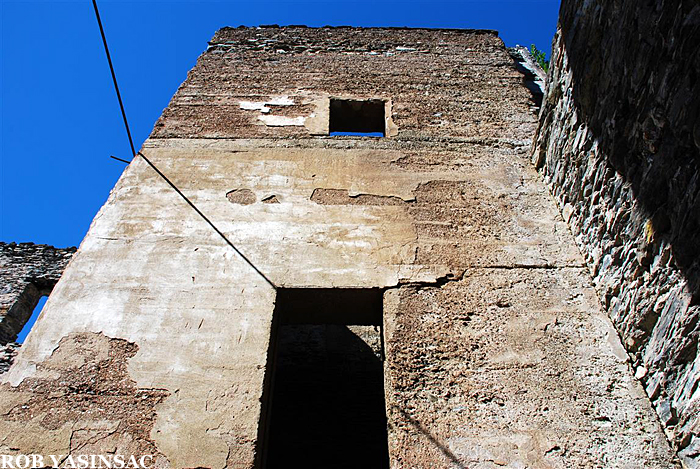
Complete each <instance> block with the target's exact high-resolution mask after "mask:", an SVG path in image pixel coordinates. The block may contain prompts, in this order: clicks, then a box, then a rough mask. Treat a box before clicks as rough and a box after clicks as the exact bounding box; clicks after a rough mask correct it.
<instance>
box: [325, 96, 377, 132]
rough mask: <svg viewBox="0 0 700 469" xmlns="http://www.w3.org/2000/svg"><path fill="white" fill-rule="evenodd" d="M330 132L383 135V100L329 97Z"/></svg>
mask: <svg viewBox="0 0 700 469" xmlns="http://www.w3.org/2000/svg"><path fill="white" fill-rule="evenodd" d="M330 105H331V108H330V126H329V129H330V134H331V135H332V136H335V135H338V136H342V135H354V136H369V137H383V136H384V135H385V126H386V124H385V120H384V101H383V100H381V99H366V100H352V99H337V98H331V104H330Z"/></svg>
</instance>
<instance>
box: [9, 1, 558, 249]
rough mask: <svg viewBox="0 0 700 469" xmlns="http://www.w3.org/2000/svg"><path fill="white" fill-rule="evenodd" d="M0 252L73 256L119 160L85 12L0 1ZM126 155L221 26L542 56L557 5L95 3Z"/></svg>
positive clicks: (93, 28)
mask: <svg viewBox="0 0 700 469" xmlns="http://www.w3.org/2000/svg"><path fill="white" fill-rule="evenodd" d="M1 1H2V3H1V5H2V6H1V8H2V10H1V12H0V15H1V21H2V32H1V35H2V37H1V42H0V62H1V64H0V65H1V69H0V75H1V77H0V109H1V110H2V115H1V117H0V119H1V120H0V126H1V127H2V144H1V149H0V152H1V153H0V241H5V242H11V241H15V242H25V241H31V242H35V243H43V244H53V245H55V246H59V247H64V246H73V245H78V244H79V243H80V241H81V240H82V238H83V236H84V235H85V233H86V232H87V229H88V227H89V225H90V222H91V221H92V219H93V217H94V216H95V214H96V213H97V210H98V209H99V208H100V206H101V205H102V204H103V203H104V201H105V200H106V198H107V196H108V194H109V191H110V189H111V188H112V186H114V183H115V182H116V181H117V179H118V178H119V175H120V174H121V172H122V170H123V169H124V165H123V164H122V163H119V162H116V161H114V160H111V159H110V158H109V156H110V155H115V156H119V157H123V158H126V159H129V157H130V154H129V153H130V151H129V145H128V141H127V139H126V134H125V132H124V129H123V126H122V122H121V116H120V114H119V108H118V104H117V100H116V97H115V94H114V90H113V88H112V83H111V78H110V74H109V69H108V66H107V61H106V59H105V56H104V51H103V49H102V44H101V42H100V35H99V29H98V27H97V23H96V20H95V17H94V13H93V10H92V4H91V2H90V0H81V1H47V2H37V1H17V2H13V1H7V0H1ZM98 5H99V6H100V13H101V15H102V21H103V23H104V26H105V30H106V33H107V39H108V42H109V45H110V49H111V53H112V58H113V61H114V65H115V68H116V71H117V77H118V79H119V85H120V88H121V91H122V96H123V98H124V102H125V105H126V110H127V114H128V117H129V121H130V124H131V130H132V133H133V136H134V142H135V144H136V146H137V147H140V145H141V143H142V142H143V141H144V140H145V139H146V137H147V136H148V134H149V133H150V131H151V129H152V127H153V124H154V122H155V121H156V119H157V118H158V116H159V115H160V114H161V112H162V111H163V108H165V107H166V106H167V105H168V101H169V100H170V98H171V96H172V95H173V94H174V93H175V91H176V90H177V87H178V86H179V85H180V83H181V82H182V81H183V80H184V79H185V77H186V75H187V71H188V70H189V69H190V68H192V66H194V64H195V61H196V59H197V57H198V56H199V54H201V53H202V51H203V50H204V49H205V48H206V43H207V41H208V40H209V39H210V38H211V37H212V35H213V34H214V32H215V31H216V30H217V29H218V28H220V27H223V26H238V25H241V24H243V25H247V26H256V25H260V24H280V25H285V24H306V25H309V26H323V25H352V26H409V27H429V28H438V27H439V28H484V29H496V30H498V31H499V33H500V36H501V38H503V40H504V42H505V43H506V45H507V46H512V45H515V44H522V45H528V46H529V45H530V44H532V43H534V44H535V45H536V46H537V47H538V48H539V49H541V50H543V51H546V52H547V55H548V56H549V51H550V49H551V40H552V37H553V35H554V31H555V29H556V21H557V15H558V11H559V1H550V0H530V1H527V0H521V1H498V0H492V1H469V0H465V1H440V0H435V1H432V2H429V1H410V0H408V1H402V2H395V1H382V0H375V1H345V2H341V1H320V0H318V1H297V2H292V1H264V0H259V1H256V0H246V1H228V2H224V1H210V2H192V1H178V2H172V1H115V0H112V1H108V0H103V1H99V0H98Z"/></svg>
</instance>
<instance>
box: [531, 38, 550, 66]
mask: <svg viewBox="0 0 700 469" xmlns="http://www.w3.org/2000/svg"><path fill="white" fill-rule="evenodd" d="M530 55H532V58H533V59H535V62H537V64H538V65H539V66H540V67H542V70H544V71H545V73H546V72H548V71H549V60H547V56H546V55H545V53H544V52H542V51H541V50H539V49H538V48H537V47H535V45H534V44H532V45H530Z"/></svg>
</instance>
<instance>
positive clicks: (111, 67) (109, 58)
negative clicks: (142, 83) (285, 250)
mask: <svg viewBox="0 0 700 469" xmlns="http://www.w3.org/2000/svg"><path fill="white" fill-rule="evenodd" d="M92 6H93V8H94V9H95V17H96V18H97V24H98V25H99V27H100V35H101V36H102V44H103V45H104V49H105V54H106V55H107V62H109V71H110V72H111V74H112V82H113V83H114V91H116V93H117V99H118V100H119V109H120V110H121V113H122V119H123V121H124V127H125V128H126V135H127V137H128V138H129V146H130V147H131V153H132V155H133V157H134V158H136V157H137V156H140V157H141V158H143V160H144V161H145V162H146V163H147V164H148V166H150V167H151V168H152V169H153V171H155V172H156V174H158V176H160V177H161V178H162V179H163V180H164V181H165V182H166V183H167V184H168V185H169V186H170V187H171V188H172V189H173V190H174V191H175V192H176V193H177V194H178V195H179V196H180V197H182V199H183V200H184V201H185V202H186V203H187V204H188V205H189V206H190V207H192V209H194V211H195V212H196V213H197V214H198V215H199V216H200V217H201V218H202V219H203V220H204V221H205V222H207V224H208V225H209V226H210V227H211V228H212V229H213V230H214V231H215V232H216V233H217V234H218V235H219V236H220V237H221V238H222V239H223V240H224V241H225V242H226V244H228V245H229V247H231V248H232V249H233V250H234V251H235V252H236V254H238V255H239V256H240V257H241V258H242V259H243V260H244V261H245V262H246V263H247V264H248V265H249V266H250V267H251V268H252V269H253V270H254V271H255V272H257V273H258V275H260V276H261V277H262V278H263V279H264V280H265V281H266V282H267V283H268V284H269V285H270V286H271V287H272V288H273V289H275V290H277V286H276V285H275V284H274V283H273V282H272V280H270V279H269V278H268V277H267V275H265V274H264V273H263V272H262V271H261V270H260V269H258V268H257V267H256V266H255V264H253V263H252V262H251V261H250V259H248V257H247V256H246V255H245V254H243V253H242V252H241V251H240V250H239V249H238V248H237V247H236V246H235V245H234V244H233V243H232V242H231V241H230V240H229V239H228V237H227V236H226V235H225V234H224V233H223V232H222V231H221V230H220V229H219V228H217V227H216V225H214V223H213V222H212V221H211V220H210V219H209V218H208V217H207V216H206V215H205V214H204V213H203V212H202V211H201V210H200V209H199V208H198V207H197V206H196V205H195V204H194V203H193V202H192V201H191V200H190V199H189V198H188V197H187V196H186V195H185V194H184V193H183V192H182V191H181V190H180V189H179V188H178V187H177V186H176V185H175V184H174V183H173V182H172V181H171V180H170V179H169V178H168V177H167V176H166V175H165V174H163V172H162V171H161V170H160V169H158V167H157V166H156V165H155V164H153V162H152V161H151V160H150V159H149V158H148V157H146V155H144V154H143V153H142V152H140V151H139V152H137V151H136V148H135V147H134V140H133V138H132V137H131V129H130V128H129V121H128V120H127V118H126V111H125V109H124V101H123V100H122V95H121V93H120V92H119V84H118V83H117V75H116V73H115V71H114V64H113V63H112V56H111V54H110V53H109V47H108V46H107V37H106V35H105V30H104V27H103V26H102V19H101V18H100V12H99V10H98V8H97V0H92ZM111 158H114V159H115V160H118V161H122V162H124V163H127V164H129V163H130V162H129V161H126V160H124V159H121V158H117V157H116V156H112V157H111Z"/></svg>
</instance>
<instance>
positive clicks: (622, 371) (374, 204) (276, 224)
mask: <svg viewBox="0 0 700 469" xmlns="http://www.w3.org/2000/svg"><path fill="white" fill-rule="evenodd" d="M332 97H349V98H354V99H363V98H373V99H383V100H385V109H386V110H388V112H387V113H386V115H385V122H386V135H387V137H386V138H366V137H336V136H333V137H331V136H329V135H328V128H329V124H328V115H329V99H330V98H332ZM535 111H536V110H535V107H534V105H533V101H532V96H531V94H530V92H529V91H528V90H527V88H526V87H525V86H524V84H523V75H521V74H520V73H519V72H518V71H517V70H516V68H515V65H514V63H513V60H512V59H511V58H510V56H509V55H508V52H507V51H506V49H505V47H504V46H503V43H502V42H501V40H500V39H499V38H498V36H497V35H496V34H495V33H494V32H491V31H456V30H410V29H381V28H376V29H352V28H321V29H310V28H302V27H288V28H249V29H248V28H239V29H230V28H225V29H223V30H221V31H219V32H218V33H217V34H216V36H215V37H214V39H213V40H212V42H211V43H210V46H209V49H208V50H207V52H206V53H204V54H203V55H202V56H201V57H200V58H199V60H198V62H197V66H196V67H195V68H194V69H193V70H192V71H191V72H190V73H189V75H188V78H187V80H186V81H185V82H184V83H183V85H182V86H181V87H180V89H179V90H178V92H177V94H176V95H175V96H174V97H173V100H172V102H171V104H170V106H169V107H168V109H167V110H166V111H165V112H164V114H163V116H162V117H161V119H159V121H158V123H157V124H156V126H155V128H154V130H153V133H152V135H151V137H150V138H149V140H148V141H147V142H146V143H145V144H144V146H143V148H142V151H143V153H144V154H145V155H147V157H148V158H149V160H150V161H152V162H153V163H154V164H155V165H156V166H157V167H158V168H159V169H160V171H162V173H163V174H164V175H165V176H166V177H167V178H168V180H169V181H170V182H171V183H172V184H174V185H175V186H176V187H177V188H178V189H179V190H180V191H181V193H182V194H183V195H184V196H185V197H187V198H188V199H189V200H190V201H191V202H192V203H193V204H194V205H196V206H197V207H198V208H199V209H200V210H201V212H202V213H203V214H204V215H206V216H207V217H208V219H209V220H210V221H211V223H213V224H214V225H215V226H216V227H217V228H218V229H219V230H220V233H221V235H219V234H218V233H216V232H215V231H214V230H213V229H212V228H211V226H209V225H208V224H207V223H206V222H205V221H204V220H203V219H202V218H201V217H200V216H198V215H197V213H196V212H195V211H194V210H192V208H191V207H190V206H188V205H187V203H186V202H185V201H184V200H183V198H182V197H181V196H180V195H179V194H178V193H176V192H175V191H174V190H173V189H172V187H171V186H169V185H168V183H167V182H166V181H164V180H163V179H162V178H161V177H160V176H159V175H158V174H156V172H155V171H153V169H152V168H151V167H149V166H148V164H147V162H146V160H145V159H144V158H142V157H136V158H135V159H134V161H133V162H132V163H131V164H130V165H129V166H128V168H127V169H126V170H125V172H124V174H123V175H122V177H121V179H120V180H119V182H118V183H117V185H116V187H115V188H114V190H113V191H112V193H111V195H110V197H109V200H108V201H107V203H106V204H105V206H104V207H103V208H102V209H101V211H100V213H99V214H98V215H97V217H96V218H95V220H94V222H93V225H92V226H91V228H90V231H89V233H88V235H87V237H86V238H85V240H84V241H83V243H82V245H81V247H80V249H79V251H78V253H77V254H76V256H75V258H74V259H73V261H72V262H71V264H70V266H69V268H68V269H67V270H66V273H65V274H64V276H63V278H62V279H61V281H60V282H59V283H58V285H57V286H56V289H55V291H54V294H53V295H52V299H51V301H50V302H49V304H47V308H46V310H45V313H44V314H43V317H42V318H41V319H40V321H39V322H38V323H37V325H36V327H35V331H34V332H33V333H32V336H31V337H30V340H29V341H28V342H27V344H26V345H25V346H24V347H23V348H22V351H21V353H20V355H19V356H18V360H17V363H16V364H15V365H14V366H13V368H12V369H11V370H10V371H9V373H8V374H7V376H6V377H5V380H4V384H3V385H2V388H1V391H0V392H2V396H0V397H1V399H0V414H1V415H3V416H4V417H2V418H3V420H4V421H3V425H2V426H0V448H2V451H8V452H13V451H14V452H17V451H25V452H26V451H29V450H32V451H36V452H48V453H53V454H68V453H73V454H79V453H84V452H88V453H91V452H93V453H94V452H99V451H104V450H105V449H107V448H108V449H109V450H110V451H112V452H114V451H116V452H118V453H126V454H129V453H130V452H136V453H143V452H150V453H151V454H154V455H156V456H158V464H159V465H160V466H161V467H164V468H165V467H173V468H178V469H179V468H186V467H206V468H211V469H220V468H224V467H230V468H250V467H255V465H256V460H257V462H258V463H259V462H260V458H261V451H265V450H266V447H265V445H264V442H263V441H264V438H261V433H260V431H261V428H262V427H261V426H262V425H263V421H264V420H265V419H264V418H263V413H264V408H263V404H265V403H261V400H263V399H264V398H265V390H266V389H267V387H266V386H265V384H266V382H268V381H269V375H267V373H266V371H269V368H270V365H271V363H270V361H269V360H268V354H270V355H273V354H272V352H271V350H272V349H273V346H274V345H275V344H274V340H271V335H272V330H273V313H274V310H275V306H276V305H275V302H276V301H278V300H279V299H280V297H279V294H278V291H277V290H276V287H285V288H290V289H291V288H294V289H302V288H314V287H316V288H318V287H322V288H334V287H353V288H373V289H381V290H384V292H383V299H384V300H383V301H384V305H383V307H384V317H383V323H382V336H381V339H383V346H384V348H385V361H384V362H383V370H384V396H385V400H386V406H387V419H388V427H389V429H388V447H389V459H390V461H391V463H390V464H391V467H393V468H408V467H445V468H447V467H455V466H461V467H470V468H489V469H492V468H495V467H499V466H500V467H502V466H506V467H514V468H516V467H554V468H562V469H563V468H567V469H568V468H573V467H580V468H587V467H600V466H603V467H620V468H623V467H648V468H668V467H673V465H674V459H673V454H672V452H671V451H670V448H669V447H668V444H667V442H666V440H665V438H664V435H663V432H662V430H661V428H660V425H659V423H658V420H657V419H656V416H655V414H654V413H653V410H652V409H651V406H650V404H649V402H648V400H647V399H646V398H645V396H644V393H643V390H642V388H641V387H640V385H639V383H638V382H637V381H636V380H635V379H634V378H633V374H632V372H631V370H630V368H629V365H628V361H627V356H626V354H625V353H624V350H623V349H622V347H621V345H620V342H619V339H618V337H617V335H616V333H615V331H614V329H613V328H612V325H611V322H610V320H609V319H608V318H607V316H606V315H605V313H604V312H603V310H602V309H601V307H600V304H599V303H598V301H597V299H596V296H595V291H594V290H593V288H592V286H591V285H590V283H589V282H588V280H587V275H586V268H585V265H584V261H583V259H582V258H581V256H580V253H579V251H578V249H577V248H576V245H575V244H574V242H573V240H572V239H571V236H570V233H569V231H568V229H567V227H566V225H565V223H564V222H563V220H562V219H561V217H560V215H559V212H558V210H557V207H556V204H555V203H554V201H553V199H552V198H551V196H550V195H549V193H548V192H547V190H546V187H545V186H544V184H543V183H542V181H541V180H540V177H539V175H538V174H537V172H536V171H535V170H534V168H533V167H532V165H531V163H530V161H529V149H530V146H531V143H532V140H531V137H532V135H533V134H534V131H535V127H536V112H535ZM222 236H223V237H225V238H226V239H227V240H228V241H229V242H230V243H232V245H234V246H235V247H236V248H237V249H239V250H240V251H241V252H242V253H244V254H245V255H246V257H247V258H248V259H250V261H251V262H252V263H253V264H254V265H255V267H256V268H258V269H259V270H260V272H262V273H263V274H264V275H265V276H266V277H267V278H268V279H269V280H270V281H271V282H272V284H273V285H274V286H273V285H270V284H269V283H268V282H267V281H266V280H265V279H264V278H263V277H262V276H261V275H259V273H257V272H256V271H255V270H254V269H253V268H251V266H250V265H248V264H246V262H245V261H244V260H243V259H242V258H241V257H240V256H239V255H238V254H237V253H236V252H235V251H234V250H233V249H232V248H231V246H230V245H229V244H227V241H226V240H224V239H223V238H222ZM66 317H70V318H71V320H70V321H66V320H65V318H66ZM287 332H288V333H289V330H288V331H287ZM350 332H352V331H350ZM358 337H359V336H358ZM293 339H294V340H299V339H300V338H299V337H298V336H295V337H293ZM360 339H361V338H360ZM285 340H287V339H285ZM294 340H291V339H290V340H289V341H291V342H293V341H294ZM362 340H365V339H362ZM375 342H376V341H375ZM380 343H381V341H380ZM319 347H320V348H324V347H323V346H322V344H321V345H319ZM302 348H303V347H302ZM310 348H312V349H314V350H316V349H315V348H314V347H310ZM314 353H315V352H314ZM373 355H374V354H373ZM283 358H284V357H283ZM106 369H115V370H116V372H115V373H113V374H112V375H111V376H110V377H104V378H103V379H99V380H95V379H92V378H94V377H95V376H101V375H100V374H99V373H100V371H99V370H106ZM96 370H97V371H96ZM51 383H53V386H54V387H53V388H51V387H50V385H51ZM51 399H57V400H55V401H54V404H52V403H51V402H50V400H51ZM53 405H60V408H61V409H62V411H61V412H52V411H51V409H52V406H53ZM273 407H274V406H273ZM134 415H138V416H139V418H138V419H136V418H134ZM263 430H264V429H263ZM338 459H339V464H340V463H342V462H343V458H342V455H341V456H340V458H338Z"/></svg>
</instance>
